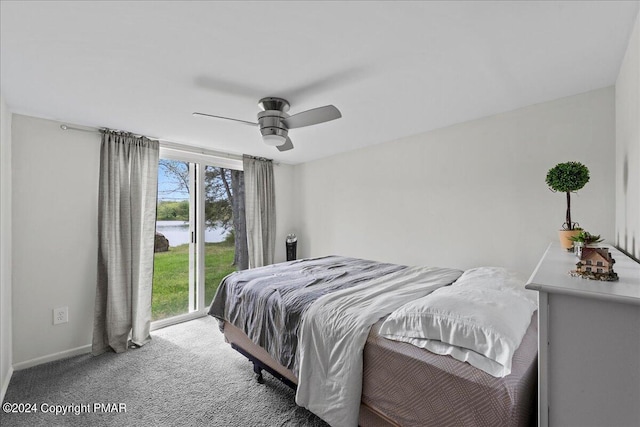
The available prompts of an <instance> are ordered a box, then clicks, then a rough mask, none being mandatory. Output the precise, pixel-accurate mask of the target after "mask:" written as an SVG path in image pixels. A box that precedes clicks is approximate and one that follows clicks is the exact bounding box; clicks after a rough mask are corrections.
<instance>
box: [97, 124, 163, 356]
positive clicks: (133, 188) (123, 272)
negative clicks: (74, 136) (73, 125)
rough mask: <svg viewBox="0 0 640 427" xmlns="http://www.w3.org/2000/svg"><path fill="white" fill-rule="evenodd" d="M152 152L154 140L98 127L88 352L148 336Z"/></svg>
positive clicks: (118, 348) (155, 152)
mask: <svg viewBox="0 0 640 427" xmlns="http://www.w3.org/2000/svg"><path fill="white" fill-rule="evenodd" d="M158 156H159V144H158V141H152V140H149V139H147V138H144V137H136V136H133V135H130V134H125V133H120V132H113V131H105V132H103V133H102V146H101V151H100V184H99V185H100V188H99V196H98V245H99V246H98V280H97V288H96V302H95V317H94V324H93V345H92V352H93V354H100V353H103V352H104V351H106V350H108V349H109V348H111V349H113V350H114V351H115V352H117V353H120V352H123V351H126V350H127V347H128V344H129V337H130V336H131V343H132V344H133V345H137V346H141V345H144V344H145V343H147V342H148V341H149V340H150V339H151V336H150V335H149V327H150V325H151V290H152V281H153V245H154V237H155V221H156V198H157V193H158Z"/></svg>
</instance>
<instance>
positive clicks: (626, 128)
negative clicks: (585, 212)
mask: <svg viewBox="0 0 640 427" xmlns="http://www.w3.org/2000/svg"><path fill="white" fill-rule="evenodd" d="M616 244H617V245H618V247H619V248H621V249H623V250H624V251H626V252H627V253H629V254H630V255H631V256H633V257H634V258H635V259H636V260H640V14H639V15H638V16H637V17H636V23H635V28H634V30H633V32H632V34H631V38H630V40H629V45H628V47H627V52H626V54H625V57H624V60H623V62H622V66H621V67H620V74H619V75H618V80H617V81H616Z"/></svg>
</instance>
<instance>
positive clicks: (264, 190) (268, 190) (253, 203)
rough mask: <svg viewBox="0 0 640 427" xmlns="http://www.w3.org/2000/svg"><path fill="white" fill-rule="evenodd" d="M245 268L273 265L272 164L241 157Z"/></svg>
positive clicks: (273, 210) (274, 229)
mask: <svg viewBox="0 0 640 427" xmlns="http://www.w3.org/2000/svg"><path fill="white" fill-rule="evenodd" d="M242 159H243V168H244V188H245V217H246V220H247V221H246V222H247V247H248V252H249V268H254V267H262V266H264V265H269V264H273V256H274V252H275V247H276V237H275V234H276V196H275V190H274V184H273V162H272V161H271V160H266V159H258V158H255V157H251V156H243V158H242Z"/></svg>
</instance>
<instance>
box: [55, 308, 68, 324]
mask: <svg viewBox="0 0 640 427" xmlns="http://www.w3.org/2000/svg"><path fill="white" fill-rule="evenodd" d="M68 321H69V308H68V307H58V308H54V309H53V324H54V325H59V324H60V323H67V322H68Z"/></svg>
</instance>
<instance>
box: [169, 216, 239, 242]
mask: <svg viewBox="0 0 640 427" xmlns="http://www.w3.org/2000/svg"><path fill="white" fill-rule="evenodd" d="M156 231H157V232H158V233H162V234H163V235H164V237H166V238H167V239H168V240H169V246H180V245H184V244H185V243H189V242H190V241H191V239H190V238H189V224H188V223H187V222H185V221H156ZM227 233H228V231H226V230H224V229H223V228H207V229H205V230H204V241H205V242H207V243H215V242H222V241H224V238H225V236H226V235H227Z"/></svg>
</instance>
